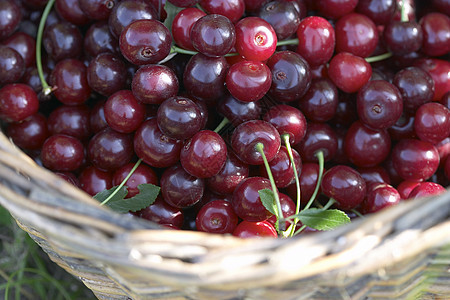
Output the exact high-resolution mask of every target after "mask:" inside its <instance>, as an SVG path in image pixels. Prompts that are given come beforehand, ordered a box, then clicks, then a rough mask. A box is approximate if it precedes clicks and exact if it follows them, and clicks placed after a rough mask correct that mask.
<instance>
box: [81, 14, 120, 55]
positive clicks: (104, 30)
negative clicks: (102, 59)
mask: <svg viewBox="0 0 450 300" xmlns="http://www.w3.org/2000/svg"><path fill="white" fill-rule="evenodd" d="M83 45H84V51H85V52H86V54H88V55H89V56H91V57H96V56H97V55H99V54H100V53H103V52H110V53H114V54H118V53H120V50H119V41H118V40H117V38H116V37H114V36H113V34H112V33H111V31H110V30H109V27H108V22H106V21H98V22H95V23H93V24H91V26H89V28H88V29H87V31H86V33H85V34H84V43H83Z"/></svg>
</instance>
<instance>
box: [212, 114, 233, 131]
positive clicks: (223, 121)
mask: <svg viewBox="0 0 450 300" xmlns="http://www.w3.org/2000/svg"><path fill="white" fill-rule="evenodd" d="M228 123H230V120H228V119H227V117H224V118H223V120H222V122H220V124H219V125H217V127H216V129H214V132H215V133H219V131H221V130H222V129H223V128H224V127H225V126H226V125H227V124H228Z"/></svg>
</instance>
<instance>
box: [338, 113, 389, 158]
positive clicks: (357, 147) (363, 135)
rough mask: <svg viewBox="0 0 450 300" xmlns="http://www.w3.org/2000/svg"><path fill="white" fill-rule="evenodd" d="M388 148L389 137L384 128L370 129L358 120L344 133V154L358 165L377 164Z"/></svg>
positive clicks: (384, 156) (385, 156) (385, 154)
mask: <svg viewBox="0 0 450 300" xmlns="http://www.w3.org/2000/svg"><path fill="white" fill-rule="evenodd" d="M390 150H391V138H390V136H389V133H388V132H387V131H386V130H379V131H375V130H372V129H370V128H368V127H366V126H365V125H364V124H363V123H362V122H360V121H356V122H355V123H353V124H352V125H351V126H350V128H349V129H348V131H347V133H346V135H345V140H344V151H345V154H346V155H347V157H348V158H349V160H350V162H352V163H353V164H355V165H356V166H358V167H373V166H376V165H378V164H379V163H381V162H383V161H384V160H385V159H386V158H387V156H388V155H389V152H390Z"/></svg>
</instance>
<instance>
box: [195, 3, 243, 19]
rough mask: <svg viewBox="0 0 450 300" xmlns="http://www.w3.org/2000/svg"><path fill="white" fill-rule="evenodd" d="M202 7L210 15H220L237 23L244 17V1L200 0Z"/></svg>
mask: <svg viewBox="0 0 450 300" xmlns="http://www.w3.org/2000/svg"><path fill="white" fill-rule="evenodd" d="M200 6H201V7H202V8H203V9H204V10H205V12H207V13H208V14H219V15H222V16H225V17H227V18H228V19H229V20H230V21H231V22H233V23H236V22H237V21H239V19H241V18H242V16H243V15H244V10H245V9H246V5H245V1H244V0H200Z"/></svg>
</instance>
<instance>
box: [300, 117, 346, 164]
mask: <svg viewBox="0 0 450 300" xmlns="http://www.w3.org/2000/svg"><path fill="white" fill-rule="evenodd" d="M337 147H338V140H337V135H336V133H335V132H334V130H333V129H332V128H331V126H330V125H328V124H327V123H312V122H310V123H308V128H307V130H306V135H305V137H304V138H303V140H302V141H301V142H300V143H299V144H297V145H294V148H295V149H296V150H297V151H298V153H299V154H300V157H301V158H302V160H303V161H305V162H318V160H317V157H316V153H317V152H318V151H322V153H323V156H324V160H325V161H329V160H331V159H333V158H334V156H335V155H336V151H337Z"/></svg>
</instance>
